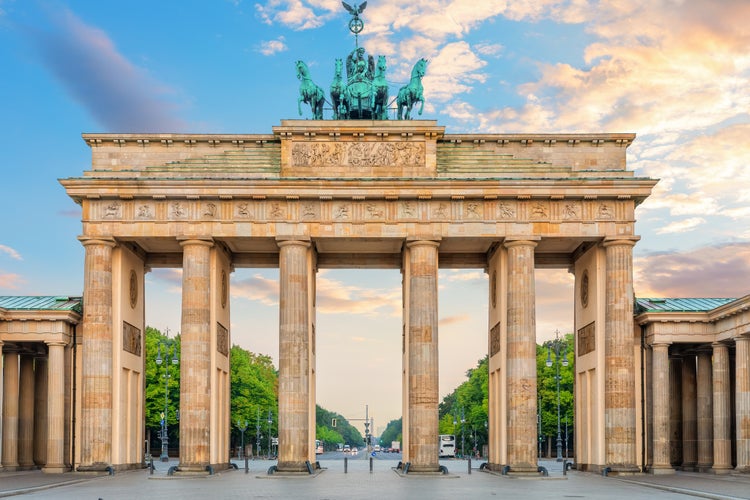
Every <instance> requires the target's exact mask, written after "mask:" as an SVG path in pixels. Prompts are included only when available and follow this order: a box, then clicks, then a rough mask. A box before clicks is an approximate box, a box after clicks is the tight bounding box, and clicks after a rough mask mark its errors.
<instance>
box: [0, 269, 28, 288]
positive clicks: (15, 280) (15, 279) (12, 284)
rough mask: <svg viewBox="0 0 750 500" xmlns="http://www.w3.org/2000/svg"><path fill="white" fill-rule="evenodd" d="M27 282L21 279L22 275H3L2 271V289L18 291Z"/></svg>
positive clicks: (0, 276) (0, 282)
mask: <svg viewBox="0 0 750 500" xmlns="http://www.w3.org/2000/svg"><path fill="white" fill-rule="evenodd" d="M25 282H26V281H25V280H24V279H23V278H22V277H21V275H20V274H14V273H3V272H2V271H0V288H7V289H9V290H16V289H18V288H19V287H20V285H21V284H22V283H25Z"/></svg>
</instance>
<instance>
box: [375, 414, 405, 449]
mask: <svg viewBox="0 0 750 500" xmlns="http://www.w3.org/2000/svg"><path fill="white" fill-rule="evenodd" d="M402 432H403V422H402V420H401V419H400V418H397V419H395V420H391V421H390V422H388V425H387V426H386V427H385V430H384V431H383V434H381V435H380V446H385V447H387V448H390V447H391V443H392V442H393V441H398V442H401V438H402Z"/></svg>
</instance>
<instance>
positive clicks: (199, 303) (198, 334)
mask: <svg viewBox="0 0 750 500" xmlns="http://www.w3.org/2000/svg"><path fill="white" fill-rule="evenodd" d="M180 245H181V246H182V322H181V332H180V334H181V346H180V465H179V467H178V470H179V472H202V471H204V470H205V469H206V466H207V465H209V463H210V457H209V448H210V429H211V425H210V424H211V419H210V414H211V391H210V381H211V351H212V349H216V346H212V345H211V325H210V296H211V295H210V284H211V274H210V270H211V265H210V258H209V257H210V252H211V247H212V246H213V241H212V240H210V239H193V238H186V239H184V240H181V241H180Z"/></svg>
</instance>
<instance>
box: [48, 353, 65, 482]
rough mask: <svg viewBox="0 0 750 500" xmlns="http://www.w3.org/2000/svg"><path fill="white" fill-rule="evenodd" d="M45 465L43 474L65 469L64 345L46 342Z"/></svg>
mask: <svg viewBox="0 0 750 500" xmlns="http://www.w3.org/2000/svg"><path fill="white" fill-rule="evenodd" d="M47 345H48V346H49V377H48V382H47V394H48V395H47V401H46V402H45V404H46V407H47V430H46V433H45V434H46V436H47V442H46V445H47V453H46V455H47V463H46V464H45V466H44V469H42V470H43V471H44V472H64V471H65V470H67V468H66V467H65V377H64V376H62V375H63V373H65V343H64V342H48V343H47Z"/></svg>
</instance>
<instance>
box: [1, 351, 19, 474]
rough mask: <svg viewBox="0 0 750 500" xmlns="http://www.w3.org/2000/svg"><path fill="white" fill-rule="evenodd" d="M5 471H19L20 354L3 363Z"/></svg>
mask: <svg viewBox="0 0 750 500" xmlns="http://www.w3.org/2000/svg"><path fill="white" fill-rule="evenodd" d="M2 465H3V467H4V468H5V470H16V469H18V353H17V352H8V351H6V352H5V360H4V362H3V458H2Z"/></svg>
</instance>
